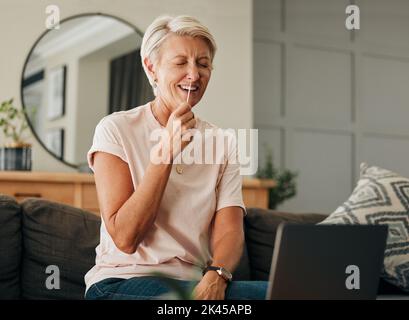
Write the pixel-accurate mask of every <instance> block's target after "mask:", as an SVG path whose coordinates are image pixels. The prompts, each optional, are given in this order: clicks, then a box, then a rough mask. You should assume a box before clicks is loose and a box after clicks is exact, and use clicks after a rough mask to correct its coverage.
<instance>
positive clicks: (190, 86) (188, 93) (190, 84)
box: [186, 80, 192, 103]
mask: <svg viewBox="0 0 409 320" xmlns="http://www.w3.org/2000/svg"><path fill="white" fill-rule="evenodd" d="M191 88H192V80H190V83H189V91H188V92H187V99H186V102H187V103H189V96H190V89H191Z"/></svg>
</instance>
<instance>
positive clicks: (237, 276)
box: [233, 243, 251, 281]
mask: <svg viewBox="0 0 409 320" xmlns="http://www.w3.org/2000/svg"><path fill="white" fill-rule="evenodd" d="M233 279H234V280H239V281H244V280H251V272H250V261H249V255H248V252H247V245H246V243H244V248H243V253H242V255H241V259H240V262H239V264H238V265H237V267H236V270H235V271H234V272H233Z"/></svg>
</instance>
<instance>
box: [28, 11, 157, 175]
mask: <svg viewBox="0 0 409 320" xmlns="http://www.w3.org/2000/svg"><path fill="white" fill-rule="evenodd" d="M142 36H143V35H142V33H141V32H140V31H138V30H137V29H136V28H135V27H134V26H132V25H131V24H130V23H128V22H126V21H124V20H122V19H119V18H116V17H113V16H110V15H106V14H100V13H97V14H84V15H77V16H73V17H70V18H68V19H64V20H62V21H61V23H60V26H59V29H51V30H47V31H46V32H44V33H43V34H42V35H41V36H40V37H39V38H38V40H37V41H36V42H35V43H34V45H33V47H32V49H31V50H30V53H29V54H28V56H27V59H26V62H25V64H24V69H23V74H22V80H21V101H22V104H23V108H24V109H25V111H26V117H27V120H28V123H29V125H30V127H31V129H32V132H33V134H34V136H35V137H36V138H37V140H38V141H39V143H40V144H41V145H42V146H43V147H44V148H45V149H46V150H47V151H48V152H49V153H50V154H51V155H52V156H54V157H55V158H57V159H59V160H60V161H62V162H64V163H65V164H67V165H69V166H71V167H74V168H78V169H80V170H81V171H82V170H83V169H84V168H87V160H86V154H87V151H88V150H89V148H90V147H91V144H92V138H93V134H94V130H95V127H96V125H97V124H98V122H99V121H100V120H101V119H102V118H103V117H104V116H106V115H108V114H110V113H113V112H116V111H122V110H128V109H130V108H134V107H136V106H139V105H143V104H145V103H146V102H148V101H149V100H151V99H152V98H153V93H152V89H151V86H150V84H149V82H148V80H147V78H146V76H145V73H144V71H143V67H142V64H141V59H140V47H141V43H142Z"/></svg>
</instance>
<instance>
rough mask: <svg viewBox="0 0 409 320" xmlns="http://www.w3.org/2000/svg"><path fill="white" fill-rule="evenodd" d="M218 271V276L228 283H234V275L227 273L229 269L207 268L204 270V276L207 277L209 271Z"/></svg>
mask: <svg viewBox="0 0 409 320" xmlns="http://www.w3.org/2000/svg"><path fill="white" fill-rule="evenodd" d="M210 270H212V271H216V272H217V274H218V275H219V276H220V277H222V278H223V279H224V280H226V281H227V282H230V281H232V279H233V275H232V274H231V273H230V272H229V271H227V269H225V268H223V267H216V266H207V267H206V268H205V269H204V270H203V273H202V275H205V274H206V272H207V271H210Z"/></svg>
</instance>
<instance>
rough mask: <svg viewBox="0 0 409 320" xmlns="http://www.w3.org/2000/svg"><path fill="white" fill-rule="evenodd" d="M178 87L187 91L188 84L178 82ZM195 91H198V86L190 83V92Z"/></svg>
mask: <svg viewBox="0 0 409 320" xmlns="http://www.w3.org/2000/svg"><path fill="white" fill-rule="evenodd" d="M178 87H179V89H181V90H183V91H184V92H186V93H188V92H189V85H184V84H179V85H178ZM196 91H199V86H198V85H191V86H190V93H191V94H192V93H194V92H196Z"/></svg>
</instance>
